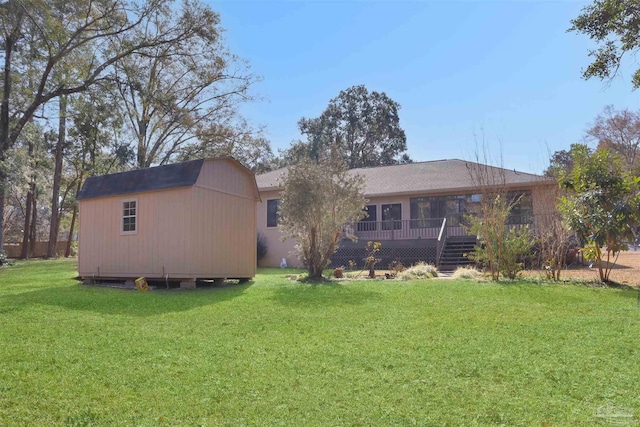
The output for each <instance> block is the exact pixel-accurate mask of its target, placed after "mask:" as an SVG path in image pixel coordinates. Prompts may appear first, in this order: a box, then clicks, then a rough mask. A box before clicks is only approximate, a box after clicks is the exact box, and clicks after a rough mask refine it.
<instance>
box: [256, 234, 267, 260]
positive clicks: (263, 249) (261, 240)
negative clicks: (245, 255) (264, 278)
mask: <svg viewBox="0 0 640 427" xmlns="http://www.w3.org/2000/svg"><path fill="white" fill-rule="evenodd" d="M257 245H258V246H257V248H258V251H257V255H258V261H260V260H261V259H262V258H264V257H265V256H266V255H267V238H266V237H264V234H262V233H258V240H257Z"/></svg>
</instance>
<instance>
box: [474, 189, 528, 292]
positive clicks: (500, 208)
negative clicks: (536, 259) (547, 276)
mask: <svg viewBox="0 0 640 427" xmlns="http://www.w3.org/2000/svg"><path fill="white" fill-rule="evenodd" d="M518 201H519V200H518V199H516V200H509V198H508V197H506V195H505V194H501V193H493V194H490V193H487V194H484V195H483V200H482V203H481V204H480V207H479V210H478V211H477V212H475V213H473V214H472V215H469V217H468V221H469V223H470V226H469V229H470V231H471V232H472V233H473V234H475V235H477V236H478V239H479V240H480V245H479V246H476V249H475V251H474V252H472V253H471V254H469V257H470V258H471V259H473V260H474V261H476V262H477V263H479V264H481V265H483V266H485V267H486V268H488V269H489V271H490V272H491V279H492V280H499V279H500V274H502V275H503V276H506V277H507V278H509V279H515V278H516V277H517V276H518V273H520V271H522V269H523V267H524V266H523V263H522V260H523V258H524V257H525V256H527V255H528V254H529V253H530V252H531V248H532V246H533V238H532V236H531V231H530V230H529V227H526V226H525V227H520V228H510V227H509V225H508V224H507V220H508V218H509V214H510V213H511V209H512V208H513V206H514V205H515V204H516V203H517V202H518Z"/></svg>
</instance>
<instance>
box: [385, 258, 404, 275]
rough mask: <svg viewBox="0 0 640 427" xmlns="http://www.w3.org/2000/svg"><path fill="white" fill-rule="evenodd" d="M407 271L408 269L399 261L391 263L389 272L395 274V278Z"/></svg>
mask: <svg viewBox="0 0 640 427" xmlns="http://www.w3.org/2000/svg"><path fill="white" fill-rule="evenodd" d="M406 269H407V268H406V267H405V266H404V265H403V264H402V263H401V262H400V261H397V260H396V261H391V263H390V264H389V270H391V271H392V272H393V275H394V276H397V275H398V274H400V273H402V272H403V271H404V270H406Z"/></svg>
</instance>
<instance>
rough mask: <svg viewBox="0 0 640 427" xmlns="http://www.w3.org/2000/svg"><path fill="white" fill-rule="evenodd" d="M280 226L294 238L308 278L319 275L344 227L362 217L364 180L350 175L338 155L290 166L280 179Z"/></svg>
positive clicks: (333, 250)
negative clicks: (285, 174)
mask: <svg viewBox="0 0 640 427" xmlns="http://www.w3.org/2000/svg"><path fill="white" fill-rule="evenodd" d="M282 188H283V190H282V193H281V196H280V201H281V206H280V219H279V227H280V229H281V231H282V233H283V239H285V238H293V239H295V240H296V247H297V249H298V250H299V252H300V256H301V258H302V261H303V262H304V263H305V265H306V266H307V268H308V270H309V278H310V279H319V278H321V277H322V271H323V270H324V269H325V268H326V267H327V265H328V264H329V261H330V259H331V256H332V255H333V254H334V253H335V251H336V250H337V248H338V243H339V241H340V239H341V237H342V236H343V229H344V228H345V226H346V225H347V224H348V223H350V222H352V221H358V220H360V219H361V218H363V217H364V215H365V212H364V206H365V203H366V200H365V198H364V196H363V189H364V181H363V179H362V177H360V176H358V175H353V174H349V172H348V169H347V167H346V165H345V164H344V163H343V162H342V161H341V160H340V158H339V156H337V155H332V156H331V157H328V158H325V159H322V160H320V161H319V162H318V163H316V162H313V161H311V160H303V161H301V162H300V163H298V164H297V165H294V166H291V167H289V170H288V172H287V176H286V177H285V178H284V180H283V182H282Z"/></svg>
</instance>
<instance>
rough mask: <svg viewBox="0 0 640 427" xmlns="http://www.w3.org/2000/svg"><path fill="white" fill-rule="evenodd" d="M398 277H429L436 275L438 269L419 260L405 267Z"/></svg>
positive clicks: (409, 278) (412, 278) (414, 278)
mask: <svg viewBox="0 0 640 427" xmlns="http://www.w3.org/2000/svg"><path fill="white" fill-rule="evenodd" d="M398 277H399V278H400V279H402V280H416V279H431V278H432V277H438V269H437V268H436V267H435V266H434V265H431V264H427V263H424V262H421V263H418V264H416V265H414V266H413V267H409V268H407V269H406V270H404V271H403V272H401V273H400V274H399V275H398Z"/></svg>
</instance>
